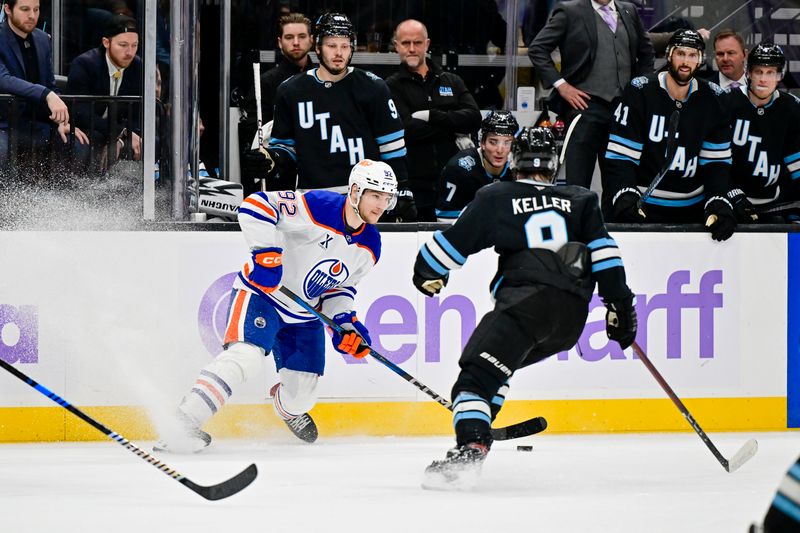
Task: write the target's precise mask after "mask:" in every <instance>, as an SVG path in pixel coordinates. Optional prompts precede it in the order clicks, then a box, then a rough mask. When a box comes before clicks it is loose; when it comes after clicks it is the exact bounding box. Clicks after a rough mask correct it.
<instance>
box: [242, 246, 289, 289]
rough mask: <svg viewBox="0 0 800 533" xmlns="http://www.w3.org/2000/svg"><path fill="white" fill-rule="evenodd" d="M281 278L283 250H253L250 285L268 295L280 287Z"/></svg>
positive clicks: (249, 277)
mask: <svg viewBox="0 0 800 533" xmlns="http://www.w3.org/2000/svg"><path fill="white" fill-rule="evenodd" d="M281 277H283V248H261V249H260V250H253V271H252V272H250V275H249V276H248V279H249V280H250V283H252V284H253V285H255V286H256V288H258V289H260V290H261V291H262V292H263V293H264V294H269V293H271V292H272V291H274V290H275V289H277V288H278V285H280V282H281Z"/></svg>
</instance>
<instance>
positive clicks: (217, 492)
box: [180, 464, 258, 501]
mask: <svg viewBox="0 0 800 533" xmlns="http://www.w3.org/2000/svg"><path fill="white" fill-rule="evenodd" d="M256 476H258V468H256V465H254V464H251V465H250V466H248V467H247V468H245V469H244V470H242V471H241V472H239V473H238V474H236V475H235V476H233V477H232V478H230V479H229V480H227V481H223V482H222V483H217V484H216V485H211V486H208V487H206V486H203V485H198V484H197V483H194V482H193V481H191V480H189V479H186V478H182V479H181V480H180V482H181V483H182V484H184V485H186V486H187V487H189V488H190V489H191V490H193V491H195V492H196V493H197V494H199V495H200V496H202V497H203V498H205V499H206V500H211V501H216V500H222V499H224V498H227V497H228V496H233V495H234V494H236V493H237V492H239V491H241V490H242V489H244V488H245V487H247V486H248V485H250V483H252V482H253V481H255V479H256Z"/></svg>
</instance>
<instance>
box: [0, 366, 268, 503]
mask: <svg viewBox="0 0 800 533" xmlns="http://www.w3.org/2000/svg"><path fill="white" fill-rule="evenodd" d="M0 366H2V367H3V368H4V369H6V370H7V371H8V372H10V373H11V374H13V375H14V376H16V377H17V378H19V379H20V380H21V381H24V382H25V383H27V384H28V385H30V386H31V387H33V388H34V389H36V390H37V391H39V392H41V393H42V394H44V395H45V396H47V397H48V398H50V399H51V400H53V401H54V402H56V403H57V404H58V405H60V406H61V407H63V408H64V409H66V410H67V411H69V412H70V413H72V414H73V415H75V416H77V417H78V418H80V419H81V420H83V421H84V422H86V423H87V424H89V425H90V426H92V427H94V428H95V429H97V430H98V431H100V432H101V433H103V434H104V435H106V436H107V437H108V438H110V439H112V440H115V441H117V442H118V443H120V444H121V445H122V446H124V447H125V448H126V449H128V450H129V451H131V452H133V453H135V454H136V455H137V456H139V457H141V458H142V459H144V460H145V461H147V462H148V463H150V464H151V465H153V466H155V467H156V468H158V469H159V470H161V471H162V472H164V473H165V474H167V475H168V476H169V477H171V478H172V479H174V480H176V481H179V482H180V483H181V484H182V485H185V486H186V487H189V489H191V490H193V491H194V492H196V493H197V494H199V495H200V496H202V497H203V498H205V499H206V500H221V499H223V498H227V497H228V496H233V495H234V494H236V493H237V492H239V491H240V490H242V489H244V488H245V487H247V486H248V485H249V484H250V483H252V482H253V480H255V479H256V476H257V475H258V469H257V468H256V465H254V464H251V465H250V466H248V467H247V468H245V469H244V470H242V471H241V472H239V473H238V474H236V475H235V476H233V477H232V478H230V479H229V480H227V481H223V482H222V483H218V484H216V485H211V486H208V487H206V486H203V485H198V484H197V483H195V482H193V481H192V480H190V479H189V478H187V477H185V476H184V475H183V474H181V473H179V472H177V471H176V470H173V469H172V468H170V467H169V466H168V465H166V464H164V463H162V462H161V461H159V460H158V459H156V458H155V457H153V456H152V455H150V454H148V453H147V452H145V451H144V450H142V449H141V448H139V447H137V446H136V445H134V444H133V443H131V442H130V441H129V440H128V439H126V438H125V437H123V436H122V435H120V434H118V433H115V432H114V431H112V430H110V429H108V428H107V427H106V426H104V425H103V424H101V423H100V422H98V421H97V420H95V419H94V418H92V417H90V416H89V415H87V414H86V413H84V412H83V411H81V410H80V409H78V408H77V407H75V406H74V405H72V404H71V403H69V402H68V401H66V400H65V399H64V398H62V397H61V396H59V395H58V394H56V393H54V392H51V391H50V390H48V389H47V388H46V387H45V386H43V385H40V384H39V383H37V382H35V381H34V380H32V379H31V378H29V377H28V376H26V375H25V374H23V373H22V372H20V371H19V370H17V369H16V368H14V367H13V366H11V365H10V364H8V363H6V362H5V361H3V360H2V359H0Z"/></svg>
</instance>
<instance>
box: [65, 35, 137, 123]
mask: <svg viewBox="0 0 800 533" xmlns="http://www.w3.org/2000/svg"><path fill="white" fill-rule="evenodd" d="M109 92H110V90H109V77H108V63H106V49H105V48H103V47H102V46H100V47H98V48H93V49H91V50H89V51H88V52H84V53H83V54H81V55H79V56H78V57H76V58H75V61H73V62H72V66H70V68H69V77H68V78H67V90H66V93H67V94H83V95H93V96H108V95H109ZM141 94H142V60H141V59H140V58H139V56H136V57H134V58H133V62H131V64H130V66H129V67H128V68H126V69H125V70H124V71H123V74H122V82H121V83H120V86H119V91H117V96H141ZM129 105H130V108H129ZM107 107H108V104H101V103H98V104H95V105H94V107H92V104H79V105H76V106H75V109H74V112H73V113H74V116H75V119H74V122H75V124H76V125H77V126H78V127H79V128H81V129H83V130H84V131H89V130H90V128H89V125H90V121H91V118H92V109H94V131H96V132H100V133H102V134H104V135H105V134H107V133H108V132H109V130H108V127H109V124H108V120H107V119H104V118H103V113H105V111H106V108H107ZM140 109H141V105H140V104H132V105H131V104H127V103H126V104H119V107H118V109H117V120H116V123H117V127H114V128H112V130H113V131H111V132H110V135H111V136H116V135H118V134H119V131H120V130H121V129H122V128H124V127H129V128H131V129H132V130H133V131H135V132H136V133H141V112H140Z"/></svg>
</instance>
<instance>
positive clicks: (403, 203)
mask: <svg viewBox="0 0 800 533" xmlns="http://www.w3.org/2000/svg"><path fill="white" fill-rule="evenodd" d="M416 220H417V204H416V203H415V202H414V193H412V192H411V190H410V189H400V190H398V191H397V205H396V206H395V208H394V209H392V210H391V211H386V212H385V213H384V214H383V216H382V217H381V222H416Z"/></svg>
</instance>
